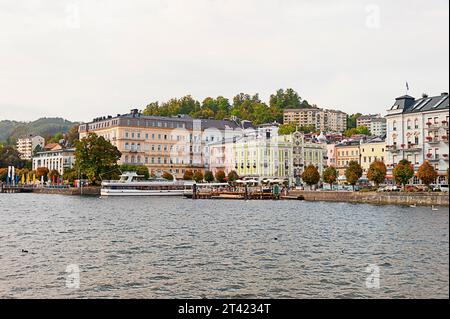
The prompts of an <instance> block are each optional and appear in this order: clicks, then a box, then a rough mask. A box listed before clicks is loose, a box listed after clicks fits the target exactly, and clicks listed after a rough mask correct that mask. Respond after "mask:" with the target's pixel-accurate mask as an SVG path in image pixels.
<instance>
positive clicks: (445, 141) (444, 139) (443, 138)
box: [441, 135, 448, 144]
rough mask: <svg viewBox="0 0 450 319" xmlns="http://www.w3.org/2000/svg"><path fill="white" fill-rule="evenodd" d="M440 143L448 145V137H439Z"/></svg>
mask: <svg viewBox="0 0 450 319" xmlns="http://www.w3.org/2000/svg"><path fill="white" fill-rule="evenodd" d="M441 140H442V142H444V143H447V144H448V136H447V135H444V136H442V137H441Z"/></svg>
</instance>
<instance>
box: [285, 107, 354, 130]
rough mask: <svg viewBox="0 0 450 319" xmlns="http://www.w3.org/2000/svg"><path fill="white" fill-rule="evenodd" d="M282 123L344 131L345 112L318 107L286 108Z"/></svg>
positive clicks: (345, 125) (345, 122)
mask: <svg viewBox="0 0 450 319" xmlns="http://www.w3.org/2000/svg"><path fill="white" fill-rule="evenodd" d="M283 123H284V124H295V125H298V126H299V127H302V126H306V125H310V126H314V127H315V128H316V130H319V131H323V132H344V131H345V130H346V129H347V114H346V113H344V112H341V111H337V110H326V109H319V108H308V109H286V110H284V112H283Z"/></svg>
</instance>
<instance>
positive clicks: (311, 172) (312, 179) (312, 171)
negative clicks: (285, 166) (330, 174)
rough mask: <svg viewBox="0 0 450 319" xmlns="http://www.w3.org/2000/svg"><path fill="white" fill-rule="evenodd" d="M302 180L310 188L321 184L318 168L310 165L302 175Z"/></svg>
mask: <svg viewBox="0 0 450 319" xmlns="http://www.w3.org/2000/svg"><path fill="white" fill-rule="evenodd" d="M302 180H303V181H304V182H305V183H306V184H307V185H308V186H310V187H311V186H312V185H316V184H317V183H319V181H320V174H319V171H318V170H317V167H315V166H314V165H309V166H308V167H307V168H306V169H305V171H304V172H303V174H302Z"/></svg>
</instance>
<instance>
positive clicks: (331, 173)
mask: <svg viewBox="0 0 450 319" xmlns="http://www.w3.org/2000/svg"><path fill="white" fill-rule="evenodd" d="M337 178H338V171H337V170H336V168H334V167H333V166H330V167H327V168H326V169H325V170H324V171H323V177H322V179H323V181H324V182H325V183H327V184H330V188H331V190H333V184H334V183H336V181H337Z"/></svg>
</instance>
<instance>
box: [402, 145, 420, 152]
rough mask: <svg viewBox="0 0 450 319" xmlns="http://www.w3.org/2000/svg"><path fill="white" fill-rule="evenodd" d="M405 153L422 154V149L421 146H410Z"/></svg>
mask: <svg viewBox="0 0 450 319" xmlns="http://www.w3.org/2000/svg"><path fill="white" fill-rule="evenodd" d="M404 151H405V152H409V153H414V152H420V151H422V147H420V146H419V145H414V144H410V145H408V146H406V147H405V149H404Z"/></svg>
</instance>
